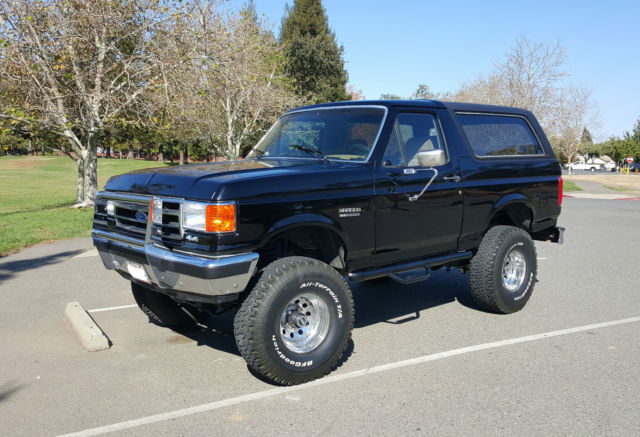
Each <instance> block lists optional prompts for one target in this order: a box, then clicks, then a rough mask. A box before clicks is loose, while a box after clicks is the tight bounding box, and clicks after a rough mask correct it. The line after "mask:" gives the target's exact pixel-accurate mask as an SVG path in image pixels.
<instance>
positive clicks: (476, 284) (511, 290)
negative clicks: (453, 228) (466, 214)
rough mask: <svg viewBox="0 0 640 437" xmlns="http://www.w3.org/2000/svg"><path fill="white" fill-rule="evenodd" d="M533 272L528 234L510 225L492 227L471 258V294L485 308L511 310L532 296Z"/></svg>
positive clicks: (534, 263)
mask: <svg viewBox="0 0 640 437" xmlns="http://www.w3.org/2000/svg"><path fill="white" fill-rule="evenodd" d="M536 272H537V259H536V249H535V246H534V244H533V240H532V239H531V236H530V235H529V234H528V233H527V232H526V231H524V230H522V229H520V228H516V227H513V226H494V227H493V228H491V229H489V231H488V232H487V233H486V234H485V236H484V238H483V239H482V242H481V243H480V247H479V248H478V252H477V253H476V255H475V256H474V257H473V259H472V260H471V269H470V274H469V286H470V289H471V295H472V296H473V299H474V300H475V302H476V303H477V304H478V305H479V306H480V307H482V308H484V309H486V310H488V311H491V312H495V313H501V314H509V313H514V312H516V311H519V310H521V309H522V308H523V307H524V306H525V304H526V303H527V301H528V300H529V298H530V297H531V293H533V287H534V285H535V282H536Z"/></svg>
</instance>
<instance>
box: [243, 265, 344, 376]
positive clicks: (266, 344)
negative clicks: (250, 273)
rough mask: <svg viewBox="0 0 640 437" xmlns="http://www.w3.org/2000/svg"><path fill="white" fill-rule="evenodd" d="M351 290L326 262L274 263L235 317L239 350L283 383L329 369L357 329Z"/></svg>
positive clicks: (256, 368)
mask: <svg viewBox="0 0 640 437" xmlns="http://www.w3.org/2000/svg"><path fill="white" fill-rule="evenodd" d="M353 320H354V309H353V297H352V296H351V290H350V289H349V286H348V285H347V283H346V282H345V280H344V278H343V277H342V276H341V275H340V274H339V273H338V272H337V271H335V270H334V269H333V268H331V267H329V266H328V265H327V264H325V263H323V262H321V261H318V260H315V259H311V258H305V257H297V256H296V257H288V258H282V259H279V260H277V261H274V262H273V263H271V264H269V265H268V266H267V267H266V268H265V269H264V270H263V271H262V275H261V277H260V279H259V280H258V282H257V283H256V285H255V286H254V288H253V289H252V290H251V292H250V293H249V296H248V297H247V299H246V300H245V301H244V302H243V304H242V306H241V307H240V310H239V311H238V313H237V314H236V318H235V320H234V334H235V338H236V343H237V345H238V349H239V350H240V354H241V355H242V357H243V358H244V359H245V360H246V362H247V364H248V365H249V367H250V368H251V369H252V370H253V371H254V372H256V373H258V374H259V375H261V376H263V377H264V378H266V379H268V380H270V381H273V382H275V383H277V384H282V385H294V384H301V383H303V382H307V381H311V380H314V379H316V378H319V377H321V376H324V375H326V374H327V373H329V372H330V371H331V370H332V369H333V368H334V367H335V366H336V365H337V363H338V361H339V360H340V359H341V357H342V355H343V354H344V352H345V350H346V348H347V345H348V343H349V340H350V339H351V330H352V329H353Z"/></svg>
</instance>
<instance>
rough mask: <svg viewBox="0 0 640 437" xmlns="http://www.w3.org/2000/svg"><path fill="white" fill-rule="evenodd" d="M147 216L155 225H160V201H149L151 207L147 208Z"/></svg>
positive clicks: (155, 199)
mask: <svg viewBox="0 0 640 437" xmlns="http://www.w3.org/2000/svg"><path fill="white" fill-rule="evenodd" d="M149 215H150V216H151V221H152V222H153V223H154V224H156V225H161V224H162V199H157V198H155V197H154V198H153V199H151V205H150V206H149Z"/></svg>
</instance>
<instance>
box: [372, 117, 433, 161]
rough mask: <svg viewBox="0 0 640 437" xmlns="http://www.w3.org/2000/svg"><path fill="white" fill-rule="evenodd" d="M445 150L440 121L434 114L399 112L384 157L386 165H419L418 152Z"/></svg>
mask: <svg viewBox="0 0 640 437" xmlns="http://www.w3.org/2000/svg"><path fill="white" fill-rule="evenodd" d="M429 150H445V149H444V141H442V134H441V132H440V128H439V126H438V121H437V119H436V117H435V116H434V115H433V114H426V113H416V112H403V113H400V114H398V116H397V117H396V121H395V123H394V125H393V132H392V133H391V136H390V137H389V142H388V143H387V147H386V148H385V151H384V155H383V157H382V164H383V165H384V166H386V167H399V166H405V167H419V164H418V157H417V155H418V153H419V152H424V151H429Z"/></svg>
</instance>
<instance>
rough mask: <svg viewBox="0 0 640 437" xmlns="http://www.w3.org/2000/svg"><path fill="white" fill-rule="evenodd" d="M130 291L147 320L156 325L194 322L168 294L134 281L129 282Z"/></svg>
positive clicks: (183, 324)
mask: <svg viewBox="0 0 640 437" xmlns="http://www.w3.org/2000/svg"><path fill="white" fill-rule="evenodd" d="M131 291H132V292H133V298H134V299H135V300H136V303H137V304H138V306H139V307H140V309H141V310H142V312H143V313H145V314H146V315H147V316H148V317H149V321H151V322H153V323H155V324H156V325H159V326H166V327H168V328H174V327H180V326H187V325H192V324H195V320H194V319H193V318H191V317H190V316H189V314H187V313H186V312H185V311H184V310H183V308H182V306H181V305H180V304H179V303H178V302H176V301H175V300H173V299H171V298H170V297H169V296H167V295H165V294H162V293H158V292H156V291H153V290H151V289H149V288H147V287H144V286H142V285H140V284H136V283H135V282H132V283H131ZM195 312H196V311H195V309H194V313H195ZM194 315H195V314H194Z"/></svg>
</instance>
